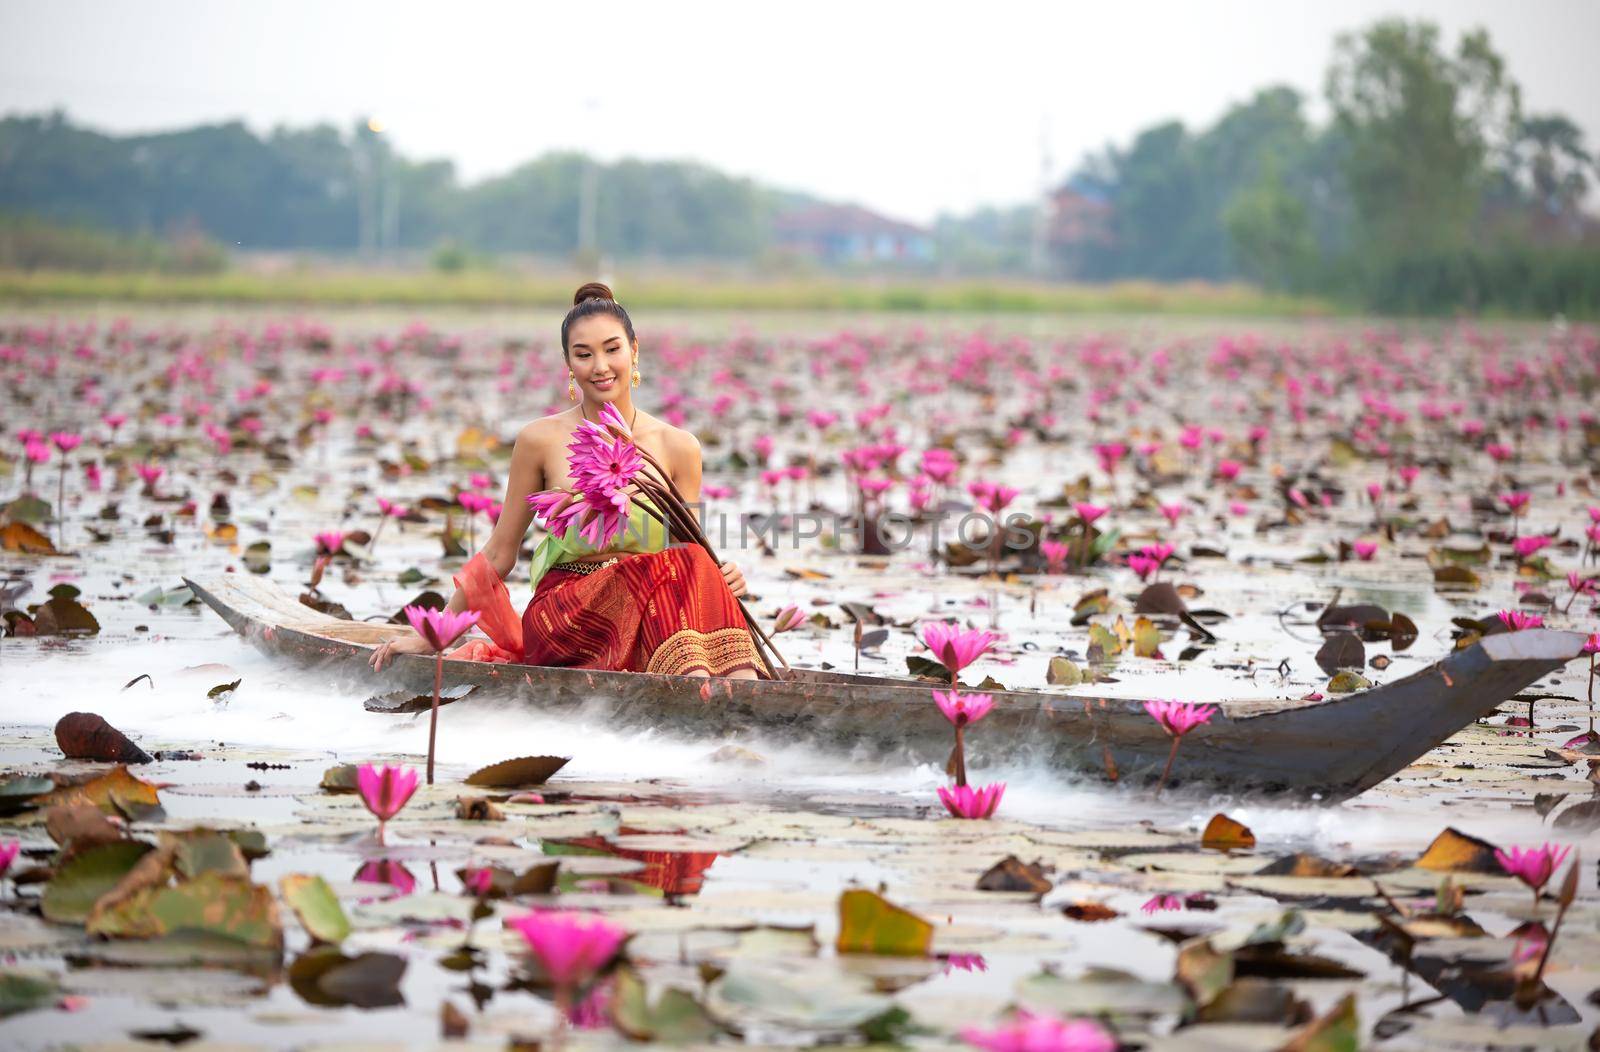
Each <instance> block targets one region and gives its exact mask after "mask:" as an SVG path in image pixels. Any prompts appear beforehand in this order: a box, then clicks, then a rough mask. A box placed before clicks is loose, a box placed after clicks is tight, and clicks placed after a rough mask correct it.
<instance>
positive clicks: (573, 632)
mask: <svg viewBox="0 0 1600 1052" xmlns="http://www.w3.org/2000/svg"><path fill="white" fill-rule="evenodd" d="M651 525H653V526H654V527H655V531H656V534H657V535H658V539H657V540H656V541H655V542H651V541H650V540H649V539H646V540H644V541H643V542H641V541H640V540H639V539H638V538H639V536H640V534H639V533H637V532H632V531H630V532H629V533H625V534H624V537H623V538H619V539H618V541H617V542H615V543H614V544H613V545H612V547H610V548H608V549H606V550H607V551H622V552H626V551H628V550H629V548H630V546H631V548H632V549H634V550H637V549H638V548H639V547H641V546H644V547H658V550H653V551H644V552H640V553H639V554H623V555H620V556H619V557H618V558H617V561H616V562H614V563H612V564H611V565H609V566H605V567H603V568H601V569H599V570H594V571H592V572H589V573H583V572H580V571H579V570H575V569H572V568H571V565H570V564H571V561H572V560H571V559H570V558H569V557H570V556H571V555H573V554H588V553H589V552H592V551H593V549H588V551H584V547H585V546H583V545H581V544H580V543H576V542H575V538H573V537H571V536H569V537H567V538H564V539H557V538H552V537H547V538H545V541H544V542H542V543H541V544H540V546H539V548H538V549H536V551H535V556H534V560H533V566H532V569H531V572H532V574H533V576H534V592H533V599H532V600H531V601H529V603H528V606H527V609H525V610H524V611H523V612H522V616H521V617H520V618H519V617H518V616H517V614H516V611H515V610H514V609H513V607H512V605H511V596H510V594H509V593H508V592H507V591H506V586H505V582H504V581H502V580H501V578H500V575H499V574H497V573H495V571H494V567H492V566H490V565H489V560H488V559H486V558H484V556H483V553H482V552H479V553H477V554H476V555H474V556H473V557H472V558H471V559H470V560H469V561H468V562H467V564H466V566H464V567H462V569H461V572H460V573H458V574H456V575H455V585H456V587H457V588H458V589H460V590H461V591H462V592H464V593H465V594H466V597H467V608H468V609H470V610H477V611H479V612H480V614H481V615H482V616H481V617H480V618H479V620H478V627H479V628H481V629H483V631H484V633H485V634H486V635H488V637H489V640H488V641H485V640H482V639H472V640H468V641H467V642H466V643H465V644H463V645H462V646H461V647H458V648H457V649H456V650H454V651H452V652H451V653H450V654H449V655H448V657H449V658H452V659H460V660H469V661H505V662H521V663H523V664H527V665H557V666H564V667H568V668H592V669H606V670H612V671H624V672H655V673H660V674H663V675H669V676H683V675H687V674H689V673H691V672H696V671H704V672H706V673H707V674H709V675H712V676H724V675H727V674H728V673H730V672H735V671H738V670H739V669H747V668H748V669H754V670H756V672H757V675H760V676H765V675H766V673H765V672H764V671H763V666H762V663H761V658H760V656H759V655H758V654H757V653H756V648H755V642H754V640H753V639H752V638H751V635H750V629H749V628H748V627H747V626H746V625H745V621H744V613H743V611H742V610H741V608H740V606H739V601H738V600H737V599H735V598H734V595H733V592H732V591H731V590H730V589H729V588H728V583H727V581H725V580H723V577H722V571H721V570H720V569H718V567H717V565H716V563H715V562H713V561H712V559H711V556H710V555H709V554H707V553H706V550H705V549H704V548H702V547H700V546H699V545H697V544H690V545H678V546H673V547H661V545H664V544H665V536H664V534H662V533H661V527H660V524H659V523H654V522H653V521H652V523H651ZM644 534H645V535H646V537H647V538H648V534H649V531H648V530H645V531H644ZM630 536H631V540H630V539H627V538H629V537H630Z"/></svg>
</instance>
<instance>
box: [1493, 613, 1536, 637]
mask: <svg viewBox="0 0 1600 1052" xmlns="http://www.w3.org/2000/svg"><path fill="white" fill-rule="evenodd" d="M1494 616H1496V617H1498V618H1499V619H1500V623H1501V624H1503V625H1505V626H1506V630H1507V631H1510V632H1522V631H1526V630H1527V629H1530V628H1543V627H1544V618H1542V617H1540V616H1539V615H1538V614H1525V613H1523V612H1522V611H1521V610H1501V611H1500V612H1499V613H1497V614H1495V615H1494Z"/></svg>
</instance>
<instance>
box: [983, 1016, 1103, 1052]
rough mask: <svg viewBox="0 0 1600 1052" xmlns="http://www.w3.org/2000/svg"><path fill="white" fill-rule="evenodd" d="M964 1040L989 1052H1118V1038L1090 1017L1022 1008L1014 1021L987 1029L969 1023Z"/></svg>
mask: <svg viewBox="0 0 1600 1052" xmlns="http://www.w3.org/2000/svg"><path fill="white" fill-rule="evenodd" d="M961 1040H963V1041H965V1042H966V1043H967V1044H969V1045H973V1046H975V1047H977V1048H982V1049H986V1050H987V1052H1116V1049H1117V1039H1116V1038H1115V1037H1112V1036H1111V1035H1110V1034H1109V1033H1107V1032H1106V1030H1105V1029H1104V1028H1103V1027H1101V1025H1100V1024H1099V1023H1094V1022H1090V1021H1089V1020H1087V1019H1065V1020H1063V1019H1055V1018H1052V1017H1051V1016H1047V1015H1034V1014H1032V1013H1030V1012H1028V1011H1025V1010H1019V1011H1018V1012H1017V1015H1016V1018H1015V1019H1013V1020H1012V1021H1011V1022H1010V1023H1007V1024H1005V1025H1003V1026H999V1027H996V1028H994V1029H992V1030H984V1029H982V1028H980V1027H975V1026H969V1027H963V1028H962V1030H961Z"/></svg>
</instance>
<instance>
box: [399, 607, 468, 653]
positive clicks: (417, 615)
mask: <svg viewBox="0 0 1600 1052" xmlns="http://www.w3.org/2000/svg"><path fill="white" fill-rule="evenodd" d="M401 612H402V613H404V614H405V615H406V620H407V621H410V622H411V627H412V628H414V629H416V630H417V634H418V635H420V636H421V637H422V638H423V639H425V640H427V641H428V645H429V646H431V647H433V649H434V650H437V651H442V650H444V648H445V647H447V646H449V645H450V644H451V643H454V642H455V641H456V640H457V639H459V638H460V637H461V635H462V633H464V632H466V631H467V630H468V629H469V628H471V627H472V626H473V625H475V624H477V623H478V618H479V617H480V616H481V614H480V613H479V612H478V611H477V610H460V611H457V610H448V609H446V610H429V609H427V608H426V607H421V606H408V607H406V608H405V609H404V610H402V611H401Z"/></svg>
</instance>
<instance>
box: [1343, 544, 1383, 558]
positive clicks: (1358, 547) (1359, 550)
mask: <svg viewBox="0 0 1600 1052" xmlns="http://www.w3.org/2000/svg"><path fill="white" fill-rule="evenodd" d="M1350 547H1351V549H1352V550H1353V551H1354V552H1355V553H1356V558H1357V559H1360V560H1361V561H1362V562H1371V561H1372V557H1373V556H1374V555H1376V554H1377V552H1378V545H1377V542H1375V541H1356V542H1355V543H1354V544H1352V545H1351V546H1350Z"/></svg>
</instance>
